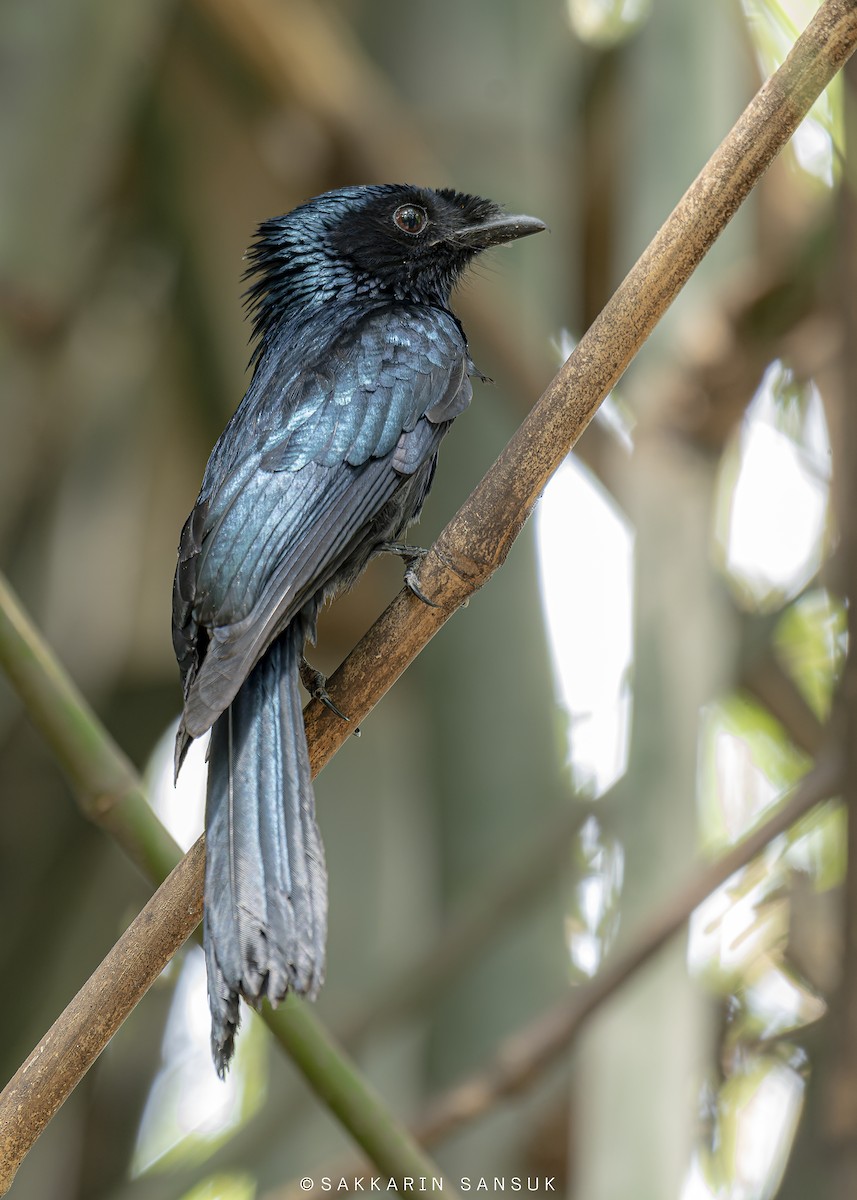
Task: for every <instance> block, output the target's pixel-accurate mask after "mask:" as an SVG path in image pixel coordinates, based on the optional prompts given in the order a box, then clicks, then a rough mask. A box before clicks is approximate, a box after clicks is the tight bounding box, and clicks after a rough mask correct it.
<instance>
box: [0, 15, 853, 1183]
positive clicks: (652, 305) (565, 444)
mask: <svg viewBox="0 0 857 1200" xmlns="http://www.w3.org/2000/svg"><path fill="white" fill-rule="evenodd" d="M855 42H857V0H826V2H825V3H824V4H823V5H822V6H821V7H820V8H819V10H818V11H817V13H816V14H815V16H814V18H813V20H812V21H811V22H810V24H809V26H808V27H807V30H806V31H805V32H804V34H803V35H802V36H801V37H800V38H799V39H798V41H797V43H796V44H795V46H794V48H793V50H792V52H791V54H790V55H789V57H788V58H787V59H786V61H785V63H784V64H783V65H782V67H781V68H780V69H779V70H778V71H777V72H776V74H775V75H774V76H772V78H771V79H770V80H769V81H768V82H767V83H766V84H765V85H764V86H763V87H762V88H761V90H760V91H759V92H758V93H757V95H756V97H755V98H754V99H753V101H752V102H751V103H750V105H749V106H748V107H747V109H746V110H745V112H744V113H743V115H742V116H741V117H740V118H739V120H738V122H737V123H736V125H735V126H734V128H733V129H732V131H731V132H730V134H729V135H728V136H727V137H726V139H725V140H724V141H723V142H722V143H721V145H720V146H719V147H718V149H717V150H716V151H715V153H714V154H713V156H712V157H711V159H710V160H709V162H708V163H707V164H706V166H705V167H704V168H703V170H702V172H701V173H700V175H699V176H698V177H697V179H696V180H695V182H694V183H693V184H692V185H691V187H690V188H689V189H688V191H687V192H686V193H685V195H684V197H683V198H682V200H681V201H680V202H679V204H678V205H677V207H676V208H675V210H674V211H673V213H672V214H671V215H670V217H669V218H668V219H667V221H666V223H665V224H664V226H663V227H662V228H661V230H660V231H659V232H658V234H657V235H656V236H655V238H654V239H653V241H652V242H651V243H650V245H649V247H648V248H647V249H646V251H645V252H644V253H643V255H642V257H641V258H640V259H639V260H638V262H637V264H636V265H635V266H634V267H633V268H632V270H631V271H630V273H629V274H628V276H627V277H626V279H625V280H624V282H623V283H622V284H621V285H620V286H619V288H618V289H617V291H616V293H615V294H614V296H613V297H612V299H611V300H610V301H609V302H608V304H607V305H606V307H605V308H604V310H603V311H602V313H601V314H600V316H599V317H598V318H597V319H596V321H595V322H594V324H593V325H592V327H591V328H590V329H589V331H588V332H587V333H586V334H585V335H584V337H583V338H582V339H581V341H580V343H579V344H578V346H577V348H576V350H575V351H574V353H573V354H572V355H571V356H570V358H569V359H568V361H567V362H566V363H565V365H564V366H563V368H562V369H561V371H560V372H559V373H558V374H557V376H556V377H555V378H554V380H553V382H552V383H551V384H550V386H549V387H548V389H547V391H546V392H545V393H544V395H543V396H542V398H541V400H540V401H539V403H538V404H537V405H536V406H535V408H534V409H533V411H532V413H531V414H530V416H529V417H528V418H527V420H526V421H525V422H524V423H523V425H522V426H521V428H520V429H519V430H518V432H517V433H516V434H515V436H514V437H513V438H512V440H511V441H510V442H509V444H508V446H507V447H506V449H505V450H504V451H503V453H502V454H501V455H500V457H499V459H498V460H497V462H496V463H495V464H494V466H493V467H492V468H491V469H490V470H489V471H488V473H487V474H486V475H485V477H484V478H483V480H482V482H481V483H480V484H479V485H478V486H477V488H476V489H475V491H474V492H473V493H472V494H471V496H470V498H469V499H468V500H467V501H466V503H465V504H464V506H463V507H462V508H461V509H460V510H459V512H458V513H457V514H456V516H455V517H454V518H453V519H452V521H451V522H450V523H449V524H448V525H447V527H446V529H445V530H444V531H443V533H442V534H441V535H440V538H439V539H438V541H437V542H436V543H435V545H434V547H433V548H432V550H431V551H430V552H429V554H428V556H427V558H426V559H425V560H424V562H423V564H422V569H421V572H420V586H421V588H422V589H423V591H424V592H425V593H426V594H428V595H429V596H431V597H432V599H433V600H434V601H435V602H436V604H437V607H436V608H430V607H428V606H427V605H424V604H422V603H421V602H420V601H419V600H417V599H416V598H415V597H414V596H413V595H412V593H410V592H409V591H403V592H402V593H400V594H399V596H397V597H396V599H395V600H394V601H393V602H392V604H391V605H390V606H389V607H388V608H387V610H386V612H385V613H384V614H383V616H382V617H381V618H380V619H379V621H378V622H376V624H375V625H374V626H373V628H372V629H371V630H370V631H369V632H368V633H367V635H366V636H365V637H364V638H363V639H362V641H361V642H360V643H359V645H358V646H357V647H356V649H355V650H354V652H353V653H352V654H351V655H350V656H349V657H348V659H346V661H345V663H344V664H343V665H342V666H341V667H340V668H339V670H338V671H337V672H336V674H335V675H334V676H333V678H332V679H331V681H330V691H331V693H332V695H333V697H334V699H335V700H336V701H337V703H338V704H339V706H340V707H341V708H343V710H345V711H348V713H349V715H351V716H352V718H353V720H354V721H355V722H359V721H361V720H362V719H363V718H364V717H365V715H366V714H367V713H368V712H369V710H370V709H371V708H372V707H373V706H374V705H375V704H376V703H377V702H378V700H379V699H380V698H381V696H383V695H384V694H385V693H386V692H387V690H388V689H389V688H390V687H391V686H392V684H393V683H394V682H395V680H396V679H397V678H398V677H399V675H400V674H401V673H402V671H403V670H404V669H405V667H406V666H407V665H408V664H409V663H410V662H411V661H412V660H413V658H414V657H415V656H416V655H417V654H418V653H419V651H420V650H421V649H422V647H423V646H424V645H425V644H426V643H427V642H428V641H429V640H430V638H432V637H433V636H434V634H435V633H436V632H437V630H438V629H439V628H440V626H441V625H442V624H443V623H444V622H445V621H446V620H448V619H449V617H450V616H451V615H452V613H453V612H454V611H455V610H456V609H457V608H459V607H460V606H461V605H462V604H463V603H464V602H465V601H466V600H467V599H468V598H469V596H470V595H472V593H473V592H474V591H476V590H477V589H478V588H479V587H481V586H482V585H483V584H484V583H485V582H486V581H487V580H488V579H489V578H490V577H491V575H492V574H493V573H494V571H495V570H496V569H497V568H498V567H499V566H500V565H501V564H502V562H503V561H504V560H505V557H506V554H507V553H508V551H509V548H510V546H511V544H512V542H513V541H514V539H515V537H516V536H517V534H518V533H519V532H520V529H521V527H522V526H523V524H524V522H525V521H526V519H527V517H528V516H529V514H530V512H531V510H532V508H533V506H534V504H535V502H536V500H537V498H538V496H539V494H540V492H541V491H542V489H543V488H544V486H545V484H546V483H547V481H548V479H549V478H550V476H551V474H552V473H553V471H555V470H556V468H557V467H558V466H559V464H560V463H561V462H562V460H563V458H564V457H565V455H566V453H567V452H568V450H569V449H570V448H571V447H572V446H573V445H574V443H575V442H576V441H577V439H578V438H579V437H580V435H581V434H582V433H583V431H584V429H585V428H586V426H587V425H588V424H589V422H590V421H591V419H592V417H593V415H594V413H595V411H596V410H597V408H598V405H599V404H600V403H601V401H602V399H603V398H604V396H605V395H606V394H607V392H608V391H609V390H610V389H611V388H612V387H613V386H614V384H615V383H616V381H617V380H618V379H619V377H620V376H621V375H622V373H623V372H624V370H625V368H626V367H627V366H628V364H629V362H630V361H631V359H632V358H633V356H634V355H635V354H636V352H637V351H638V350H639V348H640V347H641V346H642V344H643V342H644V341H645V340H646V338H647V337H648V335H649V334H650V333H651V331H652V329H653V328H654V326H655V324H656V323H657V321H658V320H659V318H660V317H661V316H662V315H663V313H664V312H665V310H666V309H667V307H668V306H669V304H670V303H671V302H672V300H673V299H674V298H675V296H676V295H677V294H678V292H679V291H680V290H681V288H682V286H683V285H684V283H685V282H686V281H687V279H688V278H689V277H690V275H691V273H692V272H693V270H694V269H695V268H696V266H697V265H698V264H699V262H700V261H701V259H702V258H703V257H704V255H705V254H706V252H707V251H708V249H709V248H710V246H711V245H712V243H713V242H714V240H715V239H716V237H717V236H718V234H719V233H720V232H721V231H722V230H723V229H724V228H725V226H726V224H727V223H728V222H729V220H730V218H731V217H732V216H733V215H734V213H735V211H736V210H737V208H738V207H739V205H740V204H741V202H742V201H743V200H744V198H745V197H746V196H747V194H748V193H749V191H750V189H751V188H752V187H753V185H754V184H755V183H756V182H757V181H758V179H759V178H760V177H761V175H762V173H763V172H764V170H765V168H766V167H767V166H768V164H769V163H770V162H771V160H772V159H773V158H774V156H775V155H776V154H777V152H778V151H779V150H780V149H781V148H782V146H783V145H784V144H785V142H786V141H787V140H788V138H789V137H790V136H791V134H792V133H793V132H794V130H795V128H796V127H797V125H798V124H799V123H800V121H801V120H802V119H803V117H804V116H805V115H806V113H807V112H808V110H809V108H810V106H811V104H812V102H813V100H815V98H816V97H817V96H818V95H819V94H820V92H821V91H822V89H823V88H824V87H825V86H826V85H827V83H829V81H830V80H831V78H832V77H833V75H834V74H835V73H836V71H838V70H839V69H840V67H841V66H842V65H843V64H844V62H845V61H846V59H847V58H848V56H849V55H850V54H851V53H852V51H853V49H854V46H855ZM307 733H308V738H309V742H310V753H311V759H312V763H313V768H314V771H315V772H317V771H318V770H320V768H321V767H322V766H323V765H324V763H326V762H327V761H328V759H329V758H330V757H331V755H332V754H333V753H335V751H336V750H337V749H338V748H339V746H340V745H341V744H342V742H343V741H344V740H345V738H346V737H347V731H345V730H343V723H342V722H341V721H339V720H338V719H337V718H335V717H332V716H331V715H330V714H329V713H327V712H326V710H324V709H323V707H322V706H321V705H320V704H319V703H318V702H317V701H312V702H311V703H310V704H309V705H308V707H307ZM202 863H203V852H202V847H201V844H200V843H197V845H196V846H195V847H194V848H193V849H192V850H191V852H190V855H189V857H188V859H187V860H186V861H185V862H184V863H183V864H182V865H180V867H179V868H176V871H174V872H173V874H172V875H171V876H170V877H169V878H168V879H167V881H166V882H165V884H164V885H163V887H162V888H161V890H160V892H159V896H160V902H162V903H163V904H164V905H165V906H166V907H167V908H171V909H172V911H173V912H182V911H184V913H187V912H188V910H193V911H196V909H195V908H194V904H197V905H198V901H199V896H200V895H201V892H202ZM191 893H192V895H193V898H194V903H189V901H188V897H189V895H190V894H191ZM146 911H148V910H144V912H146ZM132 929H133V930H134V931H135V934H134V936H135V937H140V938H142V939H143V940H145V941H151V940H152V939H153V938H154V937H156V936H157V931H156V930H155V929H153V928H152V927H151V926H147V925H146V923H145V922H143V924H140V923H139V922H135V924H134V926H132ZM129 934H130V931H129ZM82 991H83V992H84V993H86V992H87V988H84V989H82ZM90 994H91V995H92V993H90ZM122 997H123V1002H124V1004H125V1006H126V1007H125V1009H124V1012H122V1013H121V1014H120V1013H119V1011H118V1008H117V1009H116V1010H115V1018H116V1021H115V1024H114V1025H113V1027H112V1028H115V1027H116V1025H118V1023H119V1021H121V1019H123V1017H124V1016H127V1014H128V1012H130V1011H131V1008H132V1007H133V1004H134V1003H135V1002H136V999H138V998H139V994H136V995H135V994H133V992H132V991H131V990H127V991H126V990H123V992H122ZM92 999H93V1001H94V1002H95V1003H96V1004H97V1003H98V1000H97V996H95V995H92ZM288 1009H289V1006H288V1005H287V1006H284V1007H283V1009H281V1010H280V1014H279V1017H278V1021H277V1023H278V1024H282V1023H283V1022H285V1021H287V1018H288ZM93 1024H95V1023H93ZM104 1033H105V1030H101V1037H98V1036H92V1037H89V1038H87V1040H86V1051H85V1053H84V1051H83V1046H82V1045H80V1053H79V1054H77V1055H76V1071H77V1074H76V1076H75V1077H74V1078H73V1077H72V1076H71V1075H69V1074H68V1073H66V1072H62V1071H60V1068H59V1064H57V1063H56V1061H53V1065H51V1062H50V1061H49V1060H46V1066H45V1070H44V1071H42V1072H40V1073H39V1076H38V1080H34V1081H33V1082H35V1083H37V1084H38V1086H29V1087H27V1089H26V1093H25V1092H23V1091H22V1086H23V1085H24V1084H25V1083H26V1079H24V1080H22V1079H20V1078H19V1077H18V1076H16V1079H15V1081H13V1084H10V1085H9V1086H8V1087H7V1088H6V1089H5V1090H4V1092H3V1095H2V1097H0V1146H3V1145H4V1144H5V1145H6V1146H9V1147H14V1148H15V1152H16V1155H17V1157H16V1158H14V1159H11V1158H9V1157H8V1155H7V1159H6V1162H5V1164H4V1167H3V1169H4V1171H5V1175H4V1176H3V1177H2V1178H3V1180H5V1181H6V1186H7V1187H8V1184H9V1183H11V1179H12V1178H13V1177H14V1173H15V1170H16V1169H17V1166H18V1164H19V1163H20V1161H21V1158H22V1157H23V1154H25V1153H26V1151H27V1149H28V1148H29V1146H30V1145H32V1143H33V1141H34V1140H35V1138H36V1137H37V1136H38V1132H39V1131H40V1130H41V1128H43V1127H44V1123H45V1122H46V1120H47V1119H49V1116H48V1117H44V1114H45V1113H53V1112H54V1111H56V1108H57V1107H58V1105H59V1104H60V1103H61V1102H62V1099H63V1097H64V1095H67V1094H68V1092H69V1091H70V1090H71V1088H72V1087H73V1086H74V1083H75V1082H76V1080H77V1079H78V1078H80V1076H81V1075H82V1074H83V1072H84V1071H85V1070H86V1069H87V1068H88V1066H89V1065H91V1063H92V1062H93V1061H94V1059H95V1057H96V1056H97V1054H98V1053H100V1050H101V1049H102V1048H103V1046H104V1044H106V1040H107V1037H105V1036H103V1035H104ZM49 1036H50V1035H49ZM108 1036H109V1035H108ZM75 1044H76V1045H77V1044H78V1043H75ZM44 1049H45V1045H44V1043H43V1044H40V1046H39V1047H37V1049H36V1051H35V1052H34V1056H33V1059H32V1060H31V1061H36V1060H38V1059H39V1058H40V1057H42V1056H43V1054H44ZM58 1074H61V1075H62V1080H61V1081H60V1080H59V1079H58V1078H55V1077H56V1076H58ZM19 1075H20V1073H19ZM63 1089H65V1090H64V1091H63ZM25 1095H26V1099H25ZM39 1113H41V1114H42V1117H44V1119H41V1118H40V1117H38V1116H37V1114H39ZM40 1120H41V1124H40V1123H39V1122H40ZM417 1173H419V1172H417Z"/></svg>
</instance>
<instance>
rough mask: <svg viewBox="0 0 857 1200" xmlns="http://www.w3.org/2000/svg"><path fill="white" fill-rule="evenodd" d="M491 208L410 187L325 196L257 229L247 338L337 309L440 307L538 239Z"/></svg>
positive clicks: (526, 225) (529, 225)
mask: <svg viewBox="0 0 857 1200" xmlns="http://www.w3.org/2000/svg"><path fill="white" fill-rule="evenodd" d="M544 228H545V226H544V224H543V223H542V222H541V221H539V220H537V219H536V218H535V217H526V216H510V215H509V214H508V213H505V212H504V211H503V210H502V209H501V208H500V207H499V205H497V204H495V203H494V202H493V201H492V200H483V199H482V198H481V197H479V196H466V195H464V194H463V193H461V192H455V191H452V190H450V189H449V188H442V189H440V190H438V191H435V190H433V189H432V188H423V187H415V186H411V185H409V184H381V185H375V186H367V187H349V188H341V189H340V190H338V191H334V192H326V193H325V194H324V195H322V196H317V197H316V198H315V199H314V200H309V201H307V203H306V204H302V205H300V207H299V208H296V209H294V210H293V211H292V212H290V213H287V214H286V215H285V216H282V217H274V218H272V219H271V220H270V221H265V222H264V223H263V224H262V225H260V226H259V229H258V231H257V234H256V240H255V241H254V243H253V245H252V246H251V248H250V250H249V252H248V259H249V261H250V267H249V269H248V272H247V274H248V276H251V277H253V280H254V282H253V283H252V284H251V286H250V288H249V290H248V293H247V295H248V303H249V306H250V308H251V310H252V312H253V315H254V320H255V332H256V333H257V334H260V333H264V332H266V331H267V330H268V329H269V327H270V325H271V322H272V321H275V320H277V319H278V318H279V317H281V316H289V315H291V314H298V313H300V312H301V311H302V310H306V309H307V308H308V307H312V308H315V307H317V306H319V305H324V304H326V303H330V302H336V301H338V300H357V299H360V298H361V297H365V298H366V299H383V298H387V297H389V298H390V299H391V300H399V301H403V302H411V303H423V304H426V303H428V304H442V305H444V306H445V305H447V304H448V302H449V293H450V291H451V290H452V288H453V286H454V284H455V283H456V281H457V280H458V278H459V276H460V275H461V273H462V272H463V271H464V270H465V268H466V267H467V265H468V264H469V263H470V262H471V261H472V259H473V258H474V257H475V256H476V255H477V254H479V253H481V251H483V250H487V249H489V248H490V247H491V246H499V245H502V244H503V243H505V242H511V241H514V240H515V239H516V238H520V237H526V236H527V235H528V234H531V233H538V232H539V231H540V230H542V229H544Z"/></svg>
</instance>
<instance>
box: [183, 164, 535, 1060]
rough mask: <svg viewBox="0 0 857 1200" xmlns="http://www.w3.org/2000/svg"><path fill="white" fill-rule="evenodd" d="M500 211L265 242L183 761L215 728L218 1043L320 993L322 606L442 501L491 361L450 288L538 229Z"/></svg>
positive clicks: (310, 213)
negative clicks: (480, 374)
mask: <svg viewBox="0 0 857 1200" xmlns="http://www.w3.org/2000/svg"><path fill="white" fill-rule="evenodd" d="M539 228H542V226H541V223H540V222H537V221H534V220H533V219H532V218H522V217H505V216H504V215H503V214H502V213H501V211H500V210H499V209H498V208H497V207H496V205H494V204H492V203H491V202H490V201H486V200H481V199H480V198H478V197H467V196H463V195H461V194H460V193H455V192H448V191H440V192H433V191H430V190H429V189H424V188H414V187H409V186H405V185H384V186H380V187H366V188H346V189H342V190H341V191H338V192H331V193H328V194H327V195H325V196H320V197H318V198H317V199H315V200H313V201H310V202H308V203H307V204H305V205H302V206H301V207H300V208H298V209H296V210H295V211H294V212H292V213H290V214H288V215H287V216H285V217H279V218H275V219H274V220H272V221H268V222H266V223H265V224H264V225H262V226H261V227H260V230H259V233H258V236H257V240H256V242H255V243H254V246H253V248H252V249H251V251H250V255H249V257H250V261H251V273H252V274H254V275H255V282H254V283H253V284H252V286H251V288H250V290H249V293H248V297H249V305H250V308H251V311H252V312H253V314H254V321H255V325H254V333H255V335H256V337H257V346H256V351H255V354H254V374H253V379H252V381H251V384H250V387H249V389H248V391H247V394H246V396H245V397H244V400H243V401H242V403H241V405H240V406H239V408H238V409H237V411H236V412H235V414H234V416H233V417H232V419H231V420H230V422H229V424H228V425H227V427H226V429H225V430H224V432H223V434H222V436H221V437H220V439H219V441H218V442H217V445H216V446H215V448H214V450H213V452H212V455H211V458H210V460H209V463H208V467H207V468H206V471H205V476H204V478H203V482H202V487H201V490H200V494H199V497H198V499H197V502H196V505H195V506H194V509H193V511H192V512H191V514H190V516H189V517H188V520H187V522H186V524H185V527H184V529H183V531H182V538H181V544H180V547H179V562H178V567H177V570H176V580H175V587H174V595H173V640H174V644H175V649H176V655H177V657H178V660H179V665H180V668H181V672H182V680H183V684H184V695H185V703H184V713H183V716H182V722H181V725H180V729H179V734H178V738H177V764H180V762H181V758H182V756H183V753H184V750H185V748H186V746H187V743H188V741H189V740H190V739H191V738H194V737H198V736H200V735H201V734H202V733H204V732H205V731H206V730H207V729H209V728H212V749H211V755H210V766H209V782H208V802H207V810H206V830H207V839H208V840H207V862H206V893H205V903H206V918H205V945H206V958H207V964H208V973H209V998H210V1002H211V1010H212V1048H213V1052H214V1058H215V1063H216V1065H217V1068H218V1071H219V1072H220V1073H221V1074H222V1073H223V1071H224V1070H225V1068H226V1066H227V1065H228V1062H229V1059H230V1057H231V1054H232V1048H233V1038H234V1033H235V1030H236V1028H237V1024H238V995H239V993H240V994H242V995H244V996H245V997H246V998H247V999H248V1000H249V1001H250V1002H251V1003H254V1004H258V1003H259V1002H260V1001H261V999H262V998H263V997H265V996H267V997H268V998H269V999H270V1000H271V1002H272V1003H275V1004H276V1003H277V1002H278V1001H279V1000H281V999H282V998H283V996H284V995H285V992H286V990H287V989H288V988H289V987H292V988H294V989H295V990H296V991H298V992H300V993H302V994H313V993H314V992H315V991H316V990H317V988H318V986H319V985H320V983H321V980H322V976H323V967H324V940H325V926H326V909H327V899H326V876H325V871H324V863H323V854H322V849H321V840H320V838H319V835H318V830H317V827H316V824H315V813H314V803H313V796H312V789H311V786H310V782H309V779H310V776H309V763H308V756H307V749H306V741H305V738H304V733H303V723H302V720H301V713H300V700H299V691H298V669H299V664H300V658H301V651H302V647H303V644H304V640H305V638H306V637H307V636H313V634H314V629H315V621H316V616H317V613H318V610H319V608H320V606H321V605H322V604H323V603H324V601H325V600H326V599H327V598H328V597H330V596H331V595H333V594H334V593H335V592H337V591H338V590H341V589H342V588H343V587H347V586H349V585H350V583H351V582H353V580H354V579H355V578H356V577H357V576H358V575H359V574H360V572H361V571H362V570H363V568H364V567H365V566H366V563H367V562H368V561H369V559H370V558H371V557H372V555H373V554H375V553H378V551H379V549H381V548H382V547H383V544H384V543H388V542H394V541H397V540H398V539H399V538H401V536H402V535H403V533H404V531H405V529H406V528H407V526H408V524H409V523H410V522H411V521H413V520H414V519H415V518H416V517H417V516H418V515H419V512H420V509H421V508H422V504H423V501H424V499H425V496H426V493H427V491H428V489H429V487H430V485H431V481H432V478H433V475H434V470H435V464H436V458H437V450H438V446H439V444H440V441H441V439H442V438H443V436H444V434H445V433H446V431H447V429H448V428H449V425H450V423H451V422H452V420H453V419H454V418H455V417H456V416H458V415H459V414H460V413H461V412H462V411H463V410H464V409H465V408H466V407H467V405H468V403H469V402H470V397H471V385H470V379H469V375H470V374H471V373H472V372H473V366H472V363H471V362H470V358H469V355H468V352H467V343H466V340H465V338H464V334H463V332H462V330H461V326H460V325H459V323H458V321H457V320H456V318H455V317H454V316H453V315H452V313H451V312H450V310H449V291H450V288H451V287H452V285H453V283H454V282H455V280H456V279H457V277H458V275H459V274H460V273H461V271H462V270H463V269H464V268H465V266H466V265H467V263H468V262H469V261H470V259H471V258H472V257H473V256H474V254H476V253H478V252H479V251H480V250H482V249H485V248H487V246H489V245H494V244H498V243H500V242H503V241H509V240H511V239H512V238H514V237H520V236H523V235H524V234H526V233H533V232H536V231H537V230H538V229H539Z"/></svg>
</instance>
